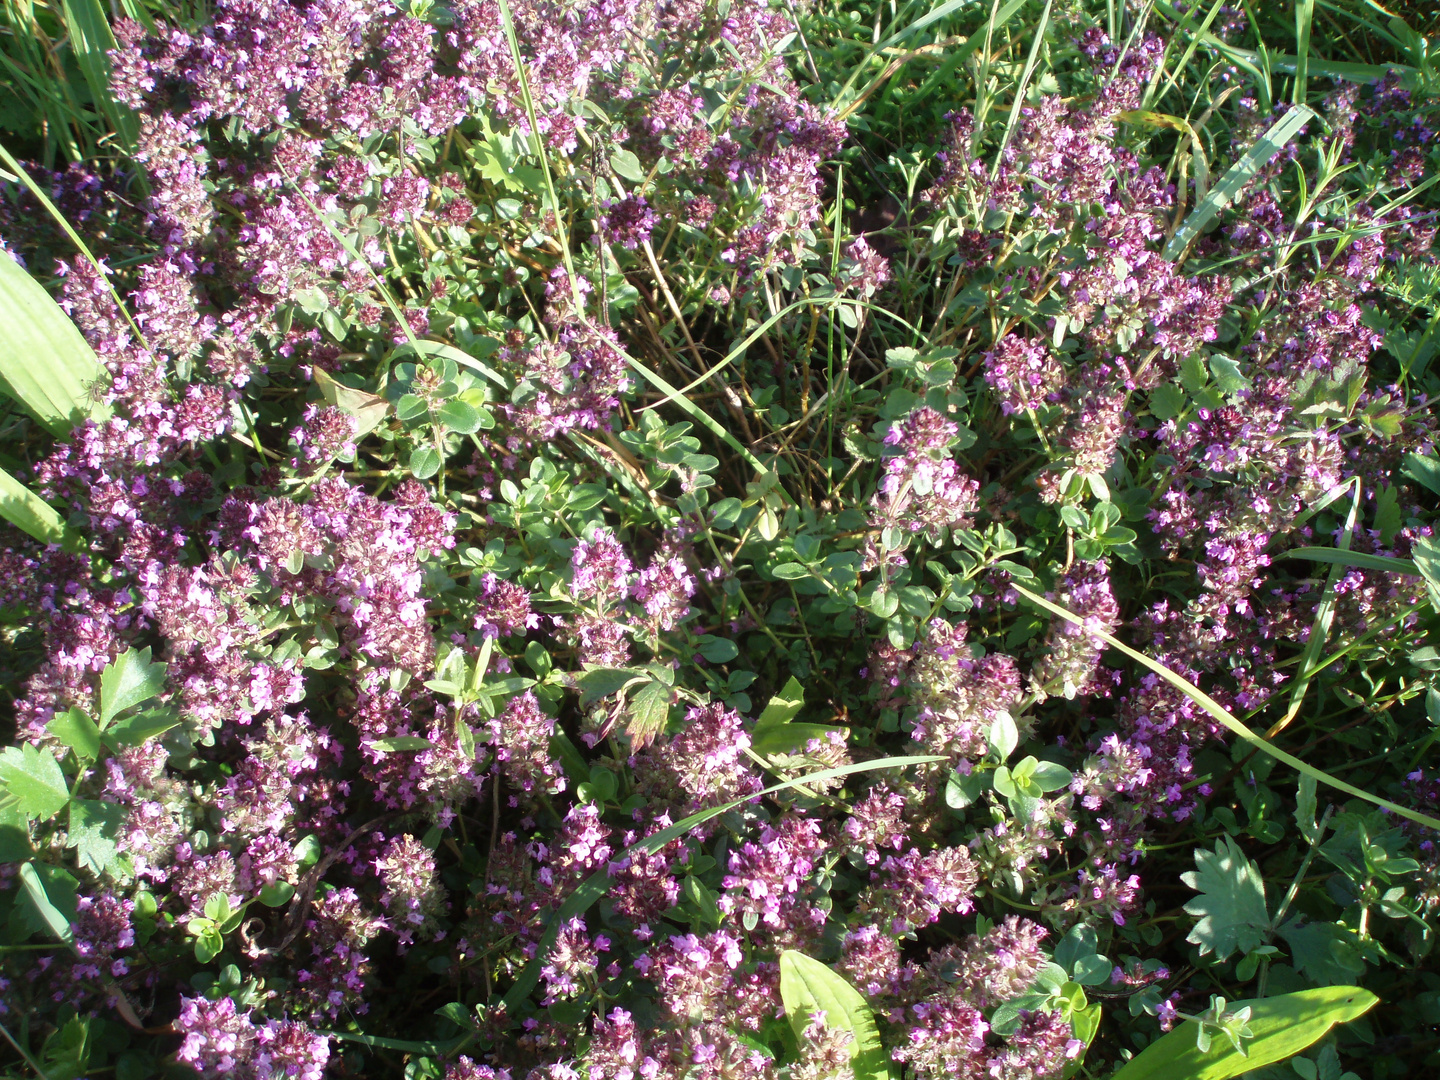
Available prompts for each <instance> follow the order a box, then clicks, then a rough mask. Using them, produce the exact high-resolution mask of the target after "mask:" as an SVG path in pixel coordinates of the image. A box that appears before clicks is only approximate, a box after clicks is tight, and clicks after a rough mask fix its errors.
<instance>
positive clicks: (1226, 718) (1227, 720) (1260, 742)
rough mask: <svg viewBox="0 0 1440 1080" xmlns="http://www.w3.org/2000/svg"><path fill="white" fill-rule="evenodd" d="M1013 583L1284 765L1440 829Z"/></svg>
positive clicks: (1427, 818) (1434, 822) (1437, 823)
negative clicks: (1291, 749) (1263, 732)
mask: <svg viewBox="0 0 1440 1080" xmlns="http://www.w3.org/2000/svg"><path fill="white" fill-rule="evenodd" d="M1010 587H1011V588H1013V589H1014V590H1015V591H1016V592H1018V593H1019V594H1020V595H1021V596H1023V597H1025V599H1027V600H1029V601H1030V602H1031V603H1032V604H1034V605H1035V606H1036V607H1038V608H1042V609H1044V610H1045V611H1048V612H1049V613H1050V614H1051V615H1055V616H1057V617H1058V618H1061V619H1064V620H1065V621H1066V622H1069V623H1073V624H1075V625H1076V626H1078V627H1080V628H1081V629H1083V630H1084V631H1085V632H1086V633H1087V634H1089V635H1091V636H1092V637H1097V638H1099V639H1100V640H1101V641H1103V642H1105V644H1107V645H1109V646H1110V647H1111V648H1112V649H1115V650H1117V651H1118V652H1122V653H1124V654H1125V655H1126V656H1128V657H1129V658H1130V659H1131V660H1134V661H1135V662H1136V663H1137V664H1141V665H1143V666H1145V667H1147V668H1149V669H1150V670H1151V671H1153V672H1154V673H1155V674H1156V675H1159V676H1160V677H1161V678H1162V679H1164V680H1165V681H1166V682H1168V683H1169V684H1170V685H1171V686H1173V687H1175V689H1176V690H1179V691H1180V692H1181V693H1182V694H1184V695H1185V696H1186V697H1188V698H1189V699H1190V700H1191V701H1193V702H1195V704H1196V705H1199V706H1200V707H1201V708H1202V709H1204V710H1205V711H1206V712H1207V713H1209V714H1210V715H1211V716H1213V717H1214V718H1215V719H1216V720H1218V721H1219V722H1220V724H1221V726H1222V727H1224V728H1225V729H1226V730H1228V731H1230V732H1231V733H1232V734H1234V735H1237V736H1239V737H1240V738H1241V739H1243V740H1245V742H1247V743H1249V744H1250V745H1251V746H1253V747H1255V749H1257V750H1260V751H1262V752H1264V753H1266V754H1269V755H1270V756H1271V757H1272V758H1274V759H1275V760H1276V761H1278V762H1280V763H1281V764H1282V765H1289V766H1290V767H1291V768H1292V769H1294V770H1295V771H1296V772H1298V773H1300V774H1302V775H1304V776H1309V777H1313V778H1314V779H1315V780H1316V782H1317V783H1321V784H1326V785H1328V786H1330V787H1332V788H1335V789H1336V790H1337V791H1343V792H1345V794H1347V795H1353V796H1355V798H1357V799H1364V800H1365V801H1366V802H1370V803H1374V804H1375V805H1376V806H1379V807H1383V808H1384V809H1386V810H1389V811H1390V812H1391V813H1392V814H1398V815H1399V816H1400V817H1403V818H1406V819H1407V820H1409V821H1413V822H1415V823H1416V824H1417V825H1424V826H1425V827H1426V828H1427V829H1440V818H1433V817H1430V816H1429V815H1427V814H1421V813H1418V812H1417V811H1415V810H1410V809H1408V808H1407V807H1404V806H1401V805H1400V804H1399V803H1393V802H1391V801H1390V800H1389V799H1382V798H1381V797H1380V796H1378V795H1372V794H1370V792H1368V791H1365V790H1364V789H1363V788H1358V787H1356V786H1355V785H1354V784H1347V783H1346V782H1345V781H1344V780H1341V779H1340V778H1339V777H1338V776H1331V775H1330V774H1329V773H1327V772H1324V771H1322V770H1320V769H1317V768H1315V766H1314V765H1311V764H1309V763H1308V762H1305V761H1301V760H1300V759H1299V758H1298V757H1296V756H1295V755H1294V754H1288V753H1286V752H1285V751H1284V750H1281V749H1280V748H1279V747H1278V746H1275V745H1274V744H1273V743H1270V742H1267V741H1266V740H1265V739H1262V738H1261V737H1260V736H1259V735H1257V734H1256V733H1255V732H1253V731H1251V730H1250V729H1249V728H1248V727H1246V726H1245V725H1244V724H1242V723H1241V722H1240V721H1239V720H1237V719H1235V717H1234V716H1233V715H1232V714H1231V713H1230V711H1229V710H1228V709H1226V708H1225V706H1223V705H1221V704H1220V703H1219V702H1218V701H1216V700H1215V699H1214V698H1212V697H1211V696H1210V695H1209V694H1207V693H1205V691H1204V690H1201V689H1200V688H1199V687H1198V686H1196V685H1195V684H1194V683H1192V682H1191V681H1190V680H1189V679H1187V678H1185V677H1184V676H1183V675H1177V674H1176V673H1175V672H1173V671H1171V670H1170V669H1169V668H1168V667H1166V666H1165V665H1164V664H1162V663H1160V662H1159V661H1158V660H1152V659H1151V658H1150V657H1148V656H1146V655H1145V654H1144V653H1142V652H1140V651H1138V650H1136V649H1132V648H1131V647H1130V646H1129V645H1126V644H1125V643H1124V642H1123V641H1121V640H1120V639H1119V638H1117V637H1115V636H1113V635H1112V634H1107V633H1106V632H1105V631H1103V630H1099V629H1096V628H1093V627H1090V626H1087V625H1086V623H1085V620H1084V619H1082V618H1081V617H1080V616H1079V615H1076V614H1075V613H1074V612H1073V611H1070V610H1069V609H1068V608H1063V607H1061V606H1060V605H1059V604H1055V603H1052V602H1051V601H1049V600H1046V599H1045V598H1044V597H1043V596H1037V595H1036V594H1035V593H1033V592H1031V591H1030V590H1029V589H1027V588H1025V587H1024V586H1023V585H1017V584H1016V583H1015V582H1014V581H1013V580H1012V581H1011V582H1010Z"/></svg>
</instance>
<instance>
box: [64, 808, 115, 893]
mask: <svg viewBox="0 0 1440 1080" xmlns="http://www.w3.org/2000/svg"><path fill="white" fill-rule="evenodd" d="M124 828H125V808H124V807H123V806H117V805H116V804H114V803H108V802H98V801H96V800H93V799H75V800H74V801H73V802H71V803H70V842H69V846H70V847H72V848H75V849H76V852H75V854H76V858H77V859H78V860H79V862H80V865H81V867H83V868H84V869H86V870H89V871H90V872H91V873H94V874H102V875H108V876H110V877H114V878H119V879H128V878H129V877H130V867H129V860H128V859H126V858H125V857H124V856H123V855H121V854H120V853H119V852H118V851H117V850H116V843H117V841H118V840H119V839H120V836H121V833H122V832H123V831H124Z"/></svg>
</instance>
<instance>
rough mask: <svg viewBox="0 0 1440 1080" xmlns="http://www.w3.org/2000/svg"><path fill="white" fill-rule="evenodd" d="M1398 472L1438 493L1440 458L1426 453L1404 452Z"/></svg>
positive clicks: (1439, 487)
mask: <svg viewBox="0 0 1440 1080" xmlns="http://www.w3.org/2000/svg"><path fill="white" fill-rule="evenodd" d="M1400 472H1401V473H1402V474H1404V475H1405V476H1408V477H1409V478H1410V479H1411V480H1414V481H1415V482H1416V483H1418V484H1420V485H1422V486H1424V487H1427V488H1429V489H1430V490H1431V491H1433V492H1435V494H1437V495H1440V459H1437V458H1435V457H1433V456H1430V455H1428V454H1427V455H1426V456H1425V457H1421V456H1420V455H1419V454H1406V455H1405V459H1404V464H1403V465H1402V467H1401V469H1400Z"/></svg>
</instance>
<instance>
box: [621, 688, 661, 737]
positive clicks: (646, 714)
mask: <svg viewBox="0 0 1440 1080" xmlns="http://www.w3.org/2000/svg"><path fill="white" fill-rule="evenodd" d="M670 692H671V691H670V687H668V686H666V685H665V684H664V683H660V682H649V683H646V684H645V685H644V686H642V687H641V688H640V689H639V690H637V691H636V692H635V694H634V695H633V696H632V697H631V698H630V719H629V722H628V723H627V724H626V725H625V733H626V734H627V735H629V736H630V741H631V742H632V743H633V744H634V745H635V746H636V747H644V746H648V745H650V743H651V741H652V740H653V739H654V738H655V736H657V735H659V734H660V733H661V732H662V731H664V730H665V723H666V721H667V720H668V719H669V718H670Z"/></svg>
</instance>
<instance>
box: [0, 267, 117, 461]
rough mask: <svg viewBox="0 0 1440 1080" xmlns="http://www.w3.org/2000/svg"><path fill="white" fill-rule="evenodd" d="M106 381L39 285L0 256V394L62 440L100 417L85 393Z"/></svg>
mask: <svg viewBox="0 0 1440 1080" xmlns="http://www.w3.org/2000/svg"><path fill="white" fill-rule="evenodd" d="M104 377H105V369H104V368H103V367H101V366H100V361H99V360H97V359H96V357H95V352H94V350H92V349H91V348H90V345H89V343H88V342H87V341H86V340H85V339H84V337H82V336H81V334H80V331H79V330H77V329H76V328H75V324H74V323H72V322H71V321H70V319H69V317H68V316H67V315H66V314H65V312H64V311H62V310H61V309H60V305H59V304H57V303H56V302H55V301H54V299H52V298H51V296H50V294H49V293H47V292H46V291H45V290H44V289H43V288H41V286H40V283H39V282H38V281H36V280H35V279H34V278H32V277H31V276H30V275H29V274H27V273H26V272H25V271H24V270H23V269H22V268H21V267H20V264H19V263H17V262H16V261H15V260H14V259H12V258H11V257H10V256H9V255H5V254H0V389H3V390H4V391H5V392H6V393H8V394H9V395H10V396H11V397H13V398H14V399H15V400H16V401H18V402H19V403H20V404H21V405H23V406H24V407H25V410H26V411H27V412H29V413H30V414H31V415H32V416H34V417H35V419H37V420H39V421H40V423H42V424H44V425H45V427H46V428H48V429H49V430H50V431H51V433H53V434H55V435H58V436H63V435H67V434H69V432H70V431H71V429H72V428H74V426H75V425H76V424H78V423H81V422H82V421H83V420H84V419H85V418H86V417H88V416H97V415H100V414H103V412H104V410H103V408H102V407H101V406H99V405H97V404H96V402H95V401H94V400H93V399H92V398H91V395H90V388H91V387H92V386H93V385H94V384H95V383H97V382H99V381H101V380H102V379H104Z"/></svg>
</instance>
